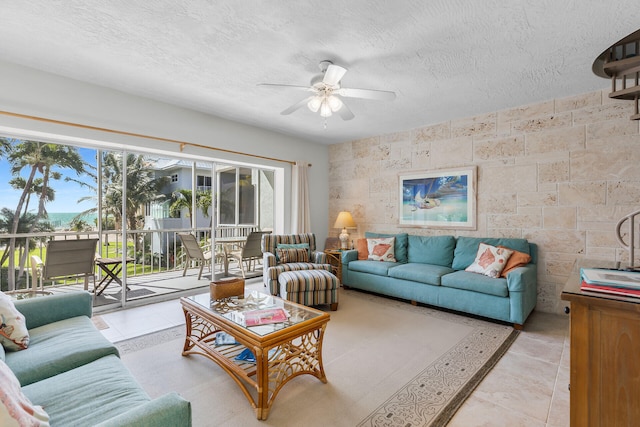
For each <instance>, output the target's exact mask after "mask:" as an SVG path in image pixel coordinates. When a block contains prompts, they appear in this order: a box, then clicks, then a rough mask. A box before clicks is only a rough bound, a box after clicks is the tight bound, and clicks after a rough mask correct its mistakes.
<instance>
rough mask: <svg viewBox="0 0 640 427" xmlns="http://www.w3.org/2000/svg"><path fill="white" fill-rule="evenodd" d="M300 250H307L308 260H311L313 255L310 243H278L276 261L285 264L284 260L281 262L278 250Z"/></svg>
mask: <svg viewBox="0 0 640 427" xmlns="http://www.w3.org/2000/svg"><path fill="white" fill-rule="evenodd" d="M300 248H302V249H306V250H307V260H309V259H311V254H310V252H311V248H310V247H309V243H278V244H277V245H276V261H277V262H280V263H281V262H283V261H282V260H280V255H278V249H300ZM305 261H306V260H305ZM290 262H292V261H290Z"/></svg>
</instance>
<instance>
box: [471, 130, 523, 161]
mask: <svg viewBox="0 0 640 427" xmlns="http://www.w3.org/2000/svg"><path fill="white" fill-rule="evenodd" d="M523 154H524V136H523V135H520V136H514V137H511V136H510V137H503V138H496V139H489V140H484V141H476V142H474V143H473V158H474V159H475V160H495V159H503V158H508V157H518V156H522V155H523Z"/></svg>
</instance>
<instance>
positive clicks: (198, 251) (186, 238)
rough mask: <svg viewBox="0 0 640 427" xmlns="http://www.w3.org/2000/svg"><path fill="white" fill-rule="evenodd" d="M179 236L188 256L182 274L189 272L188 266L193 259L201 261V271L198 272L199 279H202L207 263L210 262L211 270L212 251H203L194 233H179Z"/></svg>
mask: <svg viewBox="0 0 640 427" xmlns="http://www.w3.org/2000/svg"><path fill="white" fill-rule="evenodd" d="M178 237H179V238H180V241H181V242H182V247H183V248H184V251H185V255H186V258H187V259H186V260H185V262H184V270H183V271H182V275H183V276H184V275H186V274H187V268H189V265H190V264H191V261H192V260H195V261H199V262H200V271H199V272H198V280H200V278H201V277H202V269H203V268H204V265H205V264H207V263H208V264H209V271H211V251H203V250H202V248H201V247H200V245H199V244H198V241H197V240H196V238H195V236H194V235H193V234H178Z"/></svg>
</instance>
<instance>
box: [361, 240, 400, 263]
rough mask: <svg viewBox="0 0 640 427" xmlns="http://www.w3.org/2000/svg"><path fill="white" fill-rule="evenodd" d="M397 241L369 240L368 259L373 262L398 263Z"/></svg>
mask: <svg viewBox="0 0 640 427" xmlns="http://www.w3.org/2000/svg"><path fill="white" fill-rule="evenodd" d="M395 240H396V238H395V237H386V238H380V239H367V249H368V251H369V257H368V259H369V260H372V261H390V262H396V256H395V251H394V248H395Z"/></svg>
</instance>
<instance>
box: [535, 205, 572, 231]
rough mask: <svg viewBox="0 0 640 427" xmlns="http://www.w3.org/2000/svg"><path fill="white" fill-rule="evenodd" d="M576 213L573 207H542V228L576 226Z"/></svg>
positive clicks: (570, 228) (569, 228)
mask: <svg viewBox="0 0 640 427" xmlns="http://www.w3.org/2000/svg"><path fill="white" fill-rule="evenodd" d="M576 216H577V213H576V208H575V207H558V206H550V207H545V208H544V209H543V220H544V228H545V230H546V229H552V228H557V229H568V230H575V229H576V228H577V219H576Z"/></svg>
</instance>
